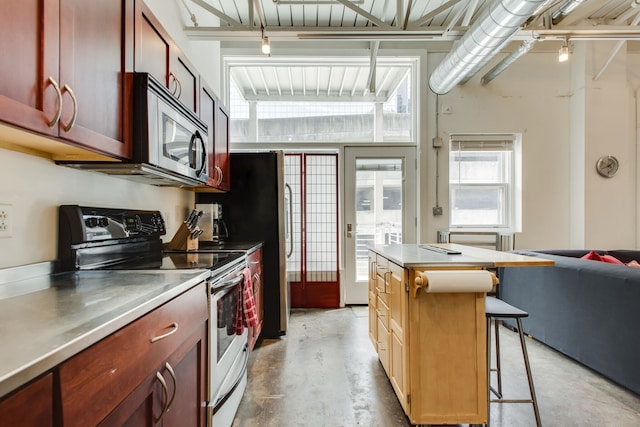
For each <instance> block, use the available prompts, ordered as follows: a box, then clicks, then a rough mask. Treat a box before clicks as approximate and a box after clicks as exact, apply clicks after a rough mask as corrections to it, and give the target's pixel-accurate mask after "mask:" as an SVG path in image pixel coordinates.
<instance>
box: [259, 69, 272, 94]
mask: <svg viewBox="0 0 640 427" xmlns="http://www.w3.org/2000/svg"><path fill="white" fill-rule="evenodd" d="M258 70H259V71H260V78H261V79H262V84H263V85H264V91H265V93H266V94H267V96H269V95H271V93H270V91H269V85H268V84H267V79H266V77H265V76H264V68H263V67H260V68H258Z"/></svg>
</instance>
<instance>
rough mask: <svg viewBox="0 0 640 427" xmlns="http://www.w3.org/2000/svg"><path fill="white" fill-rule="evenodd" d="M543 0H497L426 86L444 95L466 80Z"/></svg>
mask: <svg viewBox="0 0 640 427" xmlns="http://www.w3.org/2000/svg"><path fill="white" fill-rule="evenodd" d="M544 1H545V0H496V1H495V2H494V3H493V4H491V5H490V6H489V7H488V8H487V9H485V11H484V13H483V14H482V15H481V16H480V17H479V18H478V20H477V21H476V22H475V23H474V24H473V25H472V26H471V27H470V28H469V30H468V31H467V32H466V34H465V35H464V36H462V38H461V39H460V40H459V41H458V42H457V43H456V45H455V46H454V48H453V50H452V51H451V52H449V54H448V55H447V56H446V57H445V58H444V60H443V61H442V62H441V63H440V65H438V67H437V68H436V69H435V71H434V72H433V74H432V75H431V78H430V79H429V88H430V89H431V90H432V91H433V92H434V93H436V94H438V95H444V94H445V93H447V92H449V91H450V90H451V89H453V87H454V86H455V85H457V84H458V83H460V82H461V81H462V80H465V79H466V80H469V79H470V78H471V77H472V76H473V75H474V74H475V73H477V72H478V71H480V69H481V68H482V67H484V66H485V65H486V64H487V62H489V60H490V59H491V58H492V57H493V56H494V55H496V54H497V53H498V52H499V50H500V48H501V47H502V46H504V45H505V44H506V43H507V42H508V41H509V40H510V39H511V37H513V36H514V35H515V33H516V32H518V30H519V29H520V25H522V24H523V23H524V22H525V21H526V20H527V19H529V17H531V15H533V13H534V12H535V11H536V9H537V8H538V7H539V6H540V5H541V4H542V3H544ZM466 80H465V81H466Z"/></svg>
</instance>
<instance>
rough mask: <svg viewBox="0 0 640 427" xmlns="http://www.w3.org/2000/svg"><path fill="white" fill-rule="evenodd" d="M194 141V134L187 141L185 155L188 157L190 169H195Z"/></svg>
mask: <svg viewBox="0 0 640 427" xmlns="http://www.w3.org/2000/svg"><path fill="white" fill-rule="evenodd" d="M196 133H197V131H196ZM195 141H196V134H195V133H194V134H191V139H190V140H189V150H188V151H187V155H188V156H189V167H190V168H192V169H195V168H196V152H195V150H194V147H195Z"/></svg>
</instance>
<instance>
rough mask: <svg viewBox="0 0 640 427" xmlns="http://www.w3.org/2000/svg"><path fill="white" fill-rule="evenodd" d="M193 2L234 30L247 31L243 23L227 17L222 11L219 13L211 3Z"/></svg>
mask: <svg viewBox="0 0 640 427" xmlns="http://www.w3.org/2000/svg"><path fill="white" fill-rule="evenodd" d="M191 1H192V2H193V3H195V4H197V5H198V6H200V7H201V8H203V9H204V10H206V11H207V12H209V13H211V14H213V15H215V16H217V17H218V18H220V19H221V20H223V21H224V22H226V23H227V24H229V25H230V26H231V27H233V28H234V29H238V28H242V29H245V28H247V26H245V25H242V23H240V22H238V21H236V20H235V19H233V18H231V17H230V16H228V15H226V14H225V13H222V12H221V11H219V10H218V9H216V8H215V7H213V6H211V5H210V4H209V3H207V2H205V1H204V0H191Z"/></svg>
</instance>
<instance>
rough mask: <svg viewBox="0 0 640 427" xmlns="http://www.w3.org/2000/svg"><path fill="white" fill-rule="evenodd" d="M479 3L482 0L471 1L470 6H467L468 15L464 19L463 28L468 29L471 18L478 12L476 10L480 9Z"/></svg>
mask: <svg viewBox="0 0 640 427" xmlns="http://www.w3.org/2000/svg"><path fill="white" fill-rule="evenodd" d="M479 1H480V0H471V1H470V2H469V5H468V6H467V13H466V14H465V15H464V19H463V20H462V26H463V27H468V26H469V24H470V23H471V18H472V17H473V14H474V13H475V12H476V9H477V8H478V2H479Z"/></svg>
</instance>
